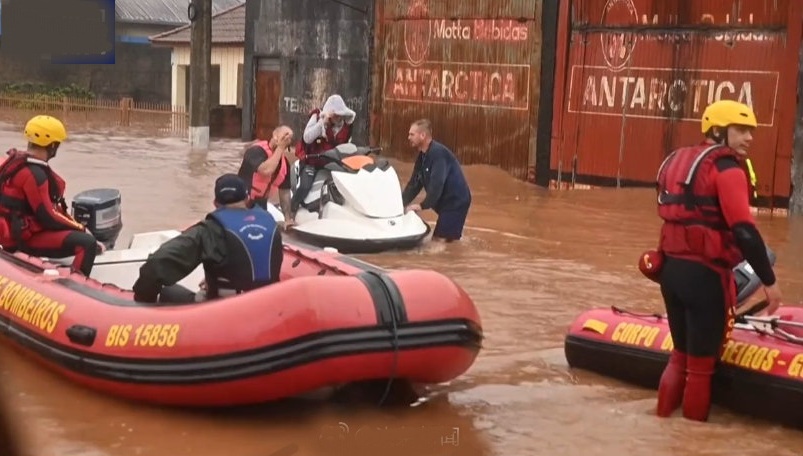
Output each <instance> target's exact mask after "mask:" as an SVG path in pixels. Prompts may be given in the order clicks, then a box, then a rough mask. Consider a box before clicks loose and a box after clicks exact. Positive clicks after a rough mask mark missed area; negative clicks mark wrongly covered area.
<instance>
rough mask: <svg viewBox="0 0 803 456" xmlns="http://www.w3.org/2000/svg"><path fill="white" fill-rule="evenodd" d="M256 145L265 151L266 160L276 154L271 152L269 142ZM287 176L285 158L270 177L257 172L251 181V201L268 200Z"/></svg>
mask: <svg viewBox="0 0 803 456" xmlns="http://www.w3.org/2000/svg"><path fill="white" fill-rule="evenodd" d="M254 145H255V146H259V147H261V148H262V150H264V151H265V157H266V158H270V157H271V156H273V154H274V153H275V152H274V151H273V150H271V148H270V143H268V141H260V142H258V143H256V144H254ZM286 176H287V160H285V159H284V157H282V159H280V160H279V166H278V167H277V168H276V171H274V172H273V174H272V175H270V176H265V175H263V174H261V173H259V172H258V171H256V170H255V171H254V175H253V177H252V179H251V199H263V198H267V197H268V196H269V195H270V193H271V192H272V191H274V190H277V189H278V188H279V184H281V183H282V182H283V181H284V179H285V177H286Z"/></svg>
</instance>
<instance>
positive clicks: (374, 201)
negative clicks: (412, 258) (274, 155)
mask: <svg viewBox="0 0 803 456" xmlns="http://www.w3.org/2000/svg"><path fill="white" fill-rule="evenodd" d="M380 150H381V149H379V148H368V147H357V146H355V145H354V144H351V143H346V144H341V145H339V146H337V147H336V148H334V149H331V150H328V151H326V152H324V153H323V154H321V155H320V156H322V157H324V158H325V159H326V160H327V162H328V163H327V164H326V166H325V169H321V170H319V171H318V173H317V174H316V176H315V181H314V183H313V184H312V188H311V189H310V191H309V193H308V194H307V197H306V198H305V199H304V202H303V203H302V204H301V207H299V209H298V212H297V213H296V217H295V219H296V225H295V226H294V227H293V230H292V232H293V234H294V235H295V236H296V237H298V238H300V239H301V240H303V241H306V242H308V243H310V244H313V245H315V246H318V247H332V248H335V249H337V250H339V251H340V252H343V253H375V252H381V251H385V250H392V249H409V248H413V247H415V246H416V245H418V244H420V243H421V241H423V239H424V238H425V237H426V236H427V235H428V234H429V231H430V226H429V225H428V224H427V223H426V222H424V220H422V219H421V217H419V215H418V214H416V213H415V212H408V213H406V214H405V213H404V205H403V204H402V190H401V187H400V185H399V176H398V175H397V174H396V170H394V169H393V167H392V166H390V163H388V161H387V160H385V159H383V158H378V157H377V158H373V157H371V156H370V155H369V154H371V153H378V152H379V151H380ZM290 173H291V174H290V179H291V181H290V182H291V188H292V190H293V191H295V189H296V188H297V187H298V183H299V182H298V180H299V179H298V161H296V162H295V163H294V165H293V167H292V169H291V171H290ZM268 210H269V211H270V212H271V214H273V216H274V218H276V220H277V221H281V222H283V221H284V216H283V215H282V213H281V211H280V210H278V209H277V208H276V207H272V205H268Z"/></svg>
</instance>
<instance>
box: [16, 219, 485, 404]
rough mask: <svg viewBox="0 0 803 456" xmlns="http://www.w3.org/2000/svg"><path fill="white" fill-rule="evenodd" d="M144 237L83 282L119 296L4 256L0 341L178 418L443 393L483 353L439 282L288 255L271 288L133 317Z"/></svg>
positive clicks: (57, 270)
mask: <svg viewBox="0 0 803 456" xmlns="http://www.w3.org/2000/svg"><path fill="white" fill-rule="evenodd" d="M99 218H102V217H99ZM117 232H119V230H117ZM165 233H167V234H165ZM153 234H154V233H146V234H145V235H139V236H140V237H137V236H135V241H132V245H131V246H129V248H128V249H126V250H110V251H108V252H106V253H104V254H103V255H100V256H98V259H97V262H96V266H95V270H93V272H92V276H93V277H101V278H102V277H106V278H108V277H125V280H123V282H125V285H122V288H121V287H120V286H118V285H119V283H118V285H114V284H109V283H102V282H101V281H99V280H96V279H87V278H85V277H84V276H82V275H80V274H75V273H70V271H69V268H67V267H64V266H63V265H62V264H63V263H64V262H68V261H69V259H66V260H64V262H60V263H54V262H49V261H43V260H42V259H39V258H32V257H29V256H27V255H23V254H9V253H7V252H3V251H0V332H2V334H3V335H4V336H6V337H5V338H6V339H7V340H8V341H10V342H12V343H13V345H14V346H15V347H17V348H20V349H22V350H24V351H25V352H26V353H28V354H30V355H32V356H33V357H35V358H37V359H38V360H40V361H42V362H44V363H45V364H46V365H47V366H49V367H51V368H53V369H55V370H56V371H58V372H59V373H60V374H62V375H64V376H65V377H68V378H71V379H73V380H75V381H77V382H79V383H81V384H84V385H86V386H88V387H90V388H93V389H96V390H99V391H103V392H106V393H109V394H112V395H116V396H120V397H125V398H130V399H135V400H139V401H146V402H153V403H161V404H174V405H182V406H225V405H237V404H248V403H258V402H264V401H270V400H275V399H280V398H284V397H290V396H296V395H299V394H302V393H305V392H310V391H314V390H316V389H319V388H322V387H326V386H337V385H343V384H349V383H354V382H360V381H364V380H377V379H397V380H398V379H403V380H406V381H409V382H410V383H413V384H433V383H439V382H445V381H449V380H451V379H454V378H455V377H457V376H459V375H461V374H462V373H464V372H466V370H467V369H469V367H470V366H471V365H472V363H473V362H474V360H475V358H476V356H477V354H478V352H479V350H480V344H481V339H482V329H481V326H480V318H479V315H478V313H477V309H476V308H475V307H474V304H473V302H472V300H471V298H470V297H469V296H468V295H467V294H466V293H465V292H464V291H463V290H462V289H461V288H460V287H459V286H458V285H456V284H455V283H454V282H453V281H451V280H450V279H448V278H447V277H445V276H443V275H441V274H439V273H437V272H433V271H425V270H406V271H393V272H388V271H384V270H382V269H380V268H377V267H374V266H371V265H369V264H366V263H363V262H361V261H358V260H355V259H353V258H350V257H346V256H341V255H337V254H331V253H328V252H324V251H320V250H318V251H313V250H310V249H307V248H305V247H303V246H300V245H290V244H287V245H285V250H284V264H283V269H282V274H281V275H282V281H281V282H280V283H278V284H275V285H271V286H268V287H264V288H261V289H258V290H254V291H251V292H248V293H244V294H240V295H236V296H232V297H226V298H221V299H218V300H214V301H209V302H204V303H197V304H184V305H177V306H151V307H146V306H143V305H140V304H137V303H136V302H134V301H132V293H131V292H130V291H127V290H126V289H124V288H128V287H130V284H131V283H133V282H132V280H135V279H136V274H137V272H136V271H137V270H138V268H139V265H141V264H142V261H143V260H144V258H146V257H147V253H149V252H150V251H153V249H154V248H155V245H150V246H146V245H143V243H142V242H140V241H142V239H143V238H142V236H145V237H148V236H147V235H153ZM156 234H160V235H163V236H162V237H163V238H165V237H166V238H169V237H171V236H173V235H176V234H178V232H157V233H156ZM113 237H114V238H116V234H115V235H114V236H113ZM99 239H100V238H99ZM150 239H151V241H153V239H154V236H150ZM163 241H164V239H162V240H161V241H159V242H158V243H160V242H163ZM158 243H156V244H157V245H158ZM146 244H147V243H146ZM151 244H153V242H151ZM199 271H201V276H202V269H200V268H199ZM196 272H198V271H196ZM102 280H105V279H102ZM194 280H197V277H194V278H193V277H191V278H190V282H187V283H192V281H194ZM195 283H197V282H195Z"/></svg>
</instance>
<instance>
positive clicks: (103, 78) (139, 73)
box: [0, 43, 170, 103]
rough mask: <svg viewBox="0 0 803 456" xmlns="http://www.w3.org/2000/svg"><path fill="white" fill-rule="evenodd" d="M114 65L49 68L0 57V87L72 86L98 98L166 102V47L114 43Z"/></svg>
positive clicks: (57, 66) (168, 70) (48, 66)
mask: <svg viewBox="0 0 803 456" xmlns="http://www.w3.org/2000/svg"><path fill="white" fill-rule="evenodd" d="M115 60H116V63H115V64H114V65H51V64H50V63H46V62H42V63H40V64H38V65H36V64H32V63H30V62H24V63H23V62H18V61H15V60H12V59H10V58H8V57H4V56H3V55H1V54H0V84H5V83H16V82H21V81H25V82H35V83H44V84H48V85H52V86H66V85H70V84H76V85H79V86H82V87H85V88H87V89H89V90H91V91H92V92H94V93H95V94H96V95H97V96H98V97H100V98H110V99H117V98H122V97H133V98H134V100H136V101H146V102H163V103H168V102H170V48H164V49H160V48H153V47H151V46H149V45H141V44H128V43H117V44H116V49H115Z"/></svg>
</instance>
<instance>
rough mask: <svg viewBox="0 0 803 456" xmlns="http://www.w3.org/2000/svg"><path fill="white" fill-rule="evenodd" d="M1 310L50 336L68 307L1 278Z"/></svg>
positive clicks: (6, 278) (5, 278)
mask: <svg viewBox="0 0 803 456" xmlns="http://www.w3.org/2000/svg"><path fill="white" fill-rule="evenodd" d="M0 309H2V311H3V313H5V314H7V315H9V316H11V317H13V318H14V319H16V320H20V321H24V322H25V323H28V324H30V325H32V326H34V327H36V328H37V329H39V330H41V331H45V332H47V333H48V334H50V333H53V331H54V330H55V329H56V327H57V326H58V323H59V318H60V317H61V314H63V313H64V311H65V310H66V309H67V306H65V305H64V304H61V303H59V302H57V301H54V300H52V299H50V298H48V297H47V296H44V295H42V294H41V293H39V292H36V291H34V290H32V289H30V288H28V287H26V286H23V285H22V284H19V283H17V282H14V281H13V280H10V279H9V278H8V277H0Z"/></svg>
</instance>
